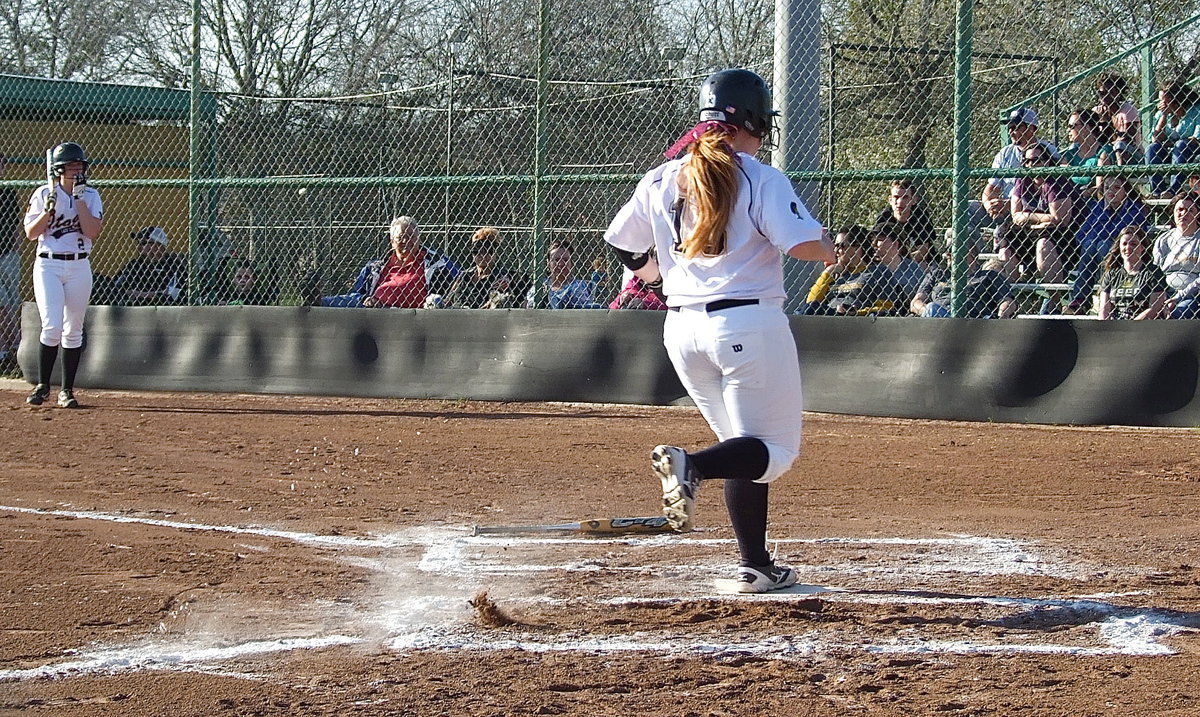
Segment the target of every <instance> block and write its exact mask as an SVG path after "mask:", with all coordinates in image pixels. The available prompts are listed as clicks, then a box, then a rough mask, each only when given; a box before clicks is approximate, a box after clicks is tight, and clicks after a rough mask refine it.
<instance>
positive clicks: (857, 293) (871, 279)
mask: <svg viewBox="0 0 1200 717" xmlns="http://www.w3.org/2000/svg"><path fill="white" fill-rule="evenodd" d="M871 241H872V236H871V232H870V231H869V230H867V229H866V228H865V227H860V226H852V227H844V228H842V229H840V230H838V232H837V234H836V235H835V236H834V240H833V251H834V255H835V256H836V257H837V258H836V260H835V261H834V263H832V264H830V265H829V266H827V267H825V271H823V272H821V275H820V276H818V277H817V280H816V281H815V282H814V283H813V285H812V288H811V289H809V292H808V299H807V302H806V304H805V307H804V309H803V311H802V313H805V314H817V315H827V316H893V315H895V314H897V313H898V312H899V311H901V310H902V309H903V307H904V299H903V289H901V287H900V285H899V284H898V283H897V282H896V279H895V276H894V275H893V274H892V271H891V269H888V268H887V267H886V266H884V265H883V264H881V263H879V262H878V261H875V260H874V258H873V256H874V250H873V247H872V246H871Z"/></svg>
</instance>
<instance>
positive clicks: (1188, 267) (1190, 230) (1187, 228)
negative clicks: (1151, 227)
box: [1154, 194, 1200, 319]
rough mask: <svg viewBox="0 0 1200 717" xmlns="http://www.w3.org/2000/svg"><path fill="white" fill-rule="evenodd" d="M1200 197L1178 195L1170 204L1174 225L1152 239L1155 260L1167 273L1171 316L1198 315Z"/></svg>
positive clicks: (1182, 317)
mask: <svg viewBox="0 0 1200 717" xmlns="http://www.w3.org/2000/svg"><path fill="white" fill-rule="evenodd" d="M1198 202H1200V197H1198V196H1197V195H1195V194H1181V195H1179V196H1178V197H1176V198H1175V203H1174V204H1173V205H1172V206H1171V217H1172V220H1173V221H1174V224H1175V226H1174V227H1173V228H1171V229H1168V230H1167V231H1165V232H1163V233H1162V234H1159V235H1158V238H1157V239H1156V240H1155V241H1154V263H1155V265H1156V266H1158V268H1160V269H1162V271H1163V273H1164V274H1166V276H1167V287H1168V294H1169V296H1168V298H1167V310H1168V311H1169V312H1170V318H1172V319H1195V318H1198V317H1200V302H1198V301H1197V300H1196V297H1197V295H1200V236H1197V234H1198V233H1200V204H1198Z"/></svg>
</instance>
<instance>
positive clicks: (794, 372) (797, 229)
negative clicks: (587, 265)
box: [604, 153, 822, 483]
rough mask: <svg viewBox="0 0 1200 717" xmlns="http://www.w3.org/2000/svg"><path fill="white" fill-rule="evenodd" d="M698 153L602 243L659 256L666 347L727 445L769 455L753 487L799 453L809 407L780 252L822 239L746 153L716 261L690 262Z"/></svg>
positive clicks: (642, 194)
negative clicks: (758, 445)
mask: <svg viewBox="0 0 1200 717" xmlns="http://www.w3.org/2000/svg"><path fill="white" fill-rule="evenodd" d="M690 156H691V155H685V156H683V157H681V158H679V159H676V160H673V161H670V162H667V163H665V164H662V165H660V166H658V167H657V168H655V169H654V170H652V171H651V172H649V173H648V174H647V175H646V176H645V177H643V178H642V180H641V182H640V183H639V184H638V186H637V189H636V191H635V192H634V195H633V197H632V198H631V199H630V200H629V202H628V203H626V204H625V206H624V207H622V208H621V210H620V211H619V212H618V213H617V216H616V217H615V218H614V219H613V221H612V223H611V224H610V225H609V227H608V231H607V232H606V233H605V237H604V238H605V240H606V241H607V242H608V243H609V244H612V245H613V246H615V247H617V248H619V249H624V250H626V251H629V252H635V253H644V252H647V251H649V250H650V248H651V247H652V246H653V247H655V248H656V249H657V250H658V264H659V269H660V271H661V272H662V276H663V293H665V294H666V295H667V306H668V307H670V309H671V310H670V311H669V312H668V313H667V318H666V324H665V327H664V330H663V343H664V344H665V345H666V348H667V353H668V355H669V356H670V358H671V363H672V364H674V366H675V371H676V373H678V374H679V378H680V381H681V382H682V383H683V385H684V388H686V389H687V392H688V395H689V396H691V397H692V400H693V401H695V403H696V406H697V407H698V408H699V409H700V412H701V414H702V415H703V416H704V418H705V420H707V421H708V424H709V426H710V427H712V430H713V432H714V433H716V435H717V438H718V439H719V440H721V441H725V440H728V439H730V438H737V437H742V436H754V437H756V438H759V439H760V440H762V441H763V443H765V444H766V446H767V450H768V452H769V455H770V460H769V465H768V467H767V471H766V473H765V474H764V475H763V476H762V477H761V478H759V479H758V481H757V482H760V483H769V482H770V481H772V480H774V479H776V478H778V477H779V476H780V475H782V474H783V473H784V472H785V471H787V469H788V468H789V467H790V466H791V465H792V463H793V462H794V461H795V460H796V458H797V457H798V456H799V455H800V437H801V426H802V420H803V418H802V416H803V413H802V409H803V397H802V393H801V387H800V365H799V362H798V360H797V356H796V344H795V341H794V339H793V337H792V333H791V329H790V328H789V325H788V319H787V316H786V315H785V314H784V312H783V303H784V300H785V299H786V294H785V292H784V285H783V256H782V255H783V254H784V253H786V252H787V251H788V250H789V249H791V248H792V247H794V246H796V245H798V244H801V243H804V242H809V241H820V240H821V236H822V227H821V225H820V223H818V222H817V221H816V220H815V219H813V218H812V216H811V215H810V214H809V212H808V209H807V208H805V206H804V204H803V203H802V202H801V201H800V199H799V197H797V196H796V192H795V190H794V189H793V188H792V185H791V182H789V181H788V179H787V177H785V176H784V175H783V174H782V173H781V172H780V171H779V170H777V169H775V168H773V167H771V166H769V165H765V164H763V163H761V162H759V161H758V160H757V159H755V158H754V157H752V156H750V155H748V154H744V153H739V154H737V155H736V157H737V162H738V166H739V170H740V171H739V180H738V195H737V202H736V203H735V205H734V208H733V213H732V215H731V217H730V220H729V224H728V228H727V231H726V236H725V250H724V252H722V253H721V254H719V255H717V256H698V257H696V258H694V259H687V258H686V257H685V256H684V255H683V253H682V251H681V249H680V242H681V237H686V236H689V233H690V231H691V228H692V227H693V226H694V223H695V220H694V217H693V216H692V214H691V211H690V209H688V208H687V207H686V206H685V205H684V203H683V202H682V200H681V199H680V196H681V191H680V189H679V187H680V182H681V178H680V173H681V171H682V170H683V167H684V166H685V164H686V162H688V161H689V159H690Z"/></svg>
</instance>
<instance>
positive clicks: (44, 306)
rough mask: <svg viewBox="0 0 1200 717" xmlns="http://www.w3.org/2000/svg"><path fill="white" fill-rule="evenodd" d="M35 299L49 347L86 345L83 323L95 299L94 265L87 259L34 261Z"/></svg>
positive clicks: (38, 259)
mask: <svg viewBox="0 0 1200 717" xmlns="http://www.w3.org/2000/svg"><path fill="white" fill-rule="evenodd" d="M33 296H34V298H35V299H36V300H37V305H38V313H39V314H40V315H41V317H42V334H41V341H42V343H43V344H45V345H46V346H58V345H60V344H61V345H62V347H63V348H66V349H75V348H79V347H80V346H82V345H83V320H84V317H85V316H86V315H87V308H88V301H90V300H91V298H92V265H91V263H90V262H89V260H87V259H74V260H67V259H45V258H42V257H40V256H39V257H38V258H37V259H35V260H34V262H33Z"/></svg>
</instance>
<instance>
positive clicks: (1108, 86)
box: [1092, 72, 1145, 154]
mask: <svg viewBox="0 0 1200 717" xmlns="http://www.w3.org/2000/svg"><path fill="white" fill-rule="evenodd" d="M1128 93H1129V83H1128V82H1127V81H1126V80H1125V78H1124V77H1121V76H1120V75H1113V74H1109V73H1107V72H1105V73H1102V74H1100V75H1099V76H1098V77H1096V106H1095V107H1093V108H1092V110H1093V111H1094V112H1095V113H1096V114H1097V115H1099V117H1100V118H1101V120H1103V121H1104V123H1105V124H1108V125H1111V126H1112V129H1113V132H1114V133H1115V135H1116V137H1117V138H1120V137H1121V136H1122V135H1124V136H1125V137H1126V139H1127V141H1128V142H1129V143H1130V144H1132V145H1134V146H1136V148H1137V150H1138V151H1139V152H1141V153H1143V154H1144V153H1145V149H1144V148H1143V146H1142V116H1141V115H1140V114H1138V111H1137V108H1136V107H1134V106H1133V103H1132V102H1130V101H1129V100H1127V99H1126V98H1125V96H1126V95H1127V94H1128Z"/></svg>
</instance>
